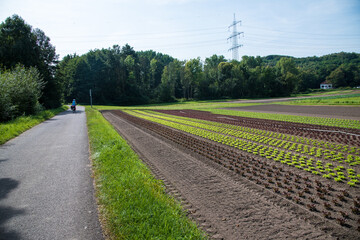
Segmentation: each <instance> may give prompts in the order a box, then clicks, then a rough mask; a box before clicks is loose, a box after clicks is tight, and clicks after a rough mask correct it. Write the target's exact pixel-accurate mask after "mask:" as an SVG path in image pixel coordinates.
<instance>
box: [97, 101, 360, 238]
mask: <svg viewBox="0 0 360 240" xmlns="http://www.w3.org/2000/svg"><path fill="white" fill-rule="evenodd" d="M261 106H264V107H266V108H267V109H270V108H271V106H272V105H261ZM254 107H258V106H257V105H256V106H254ZM203 110H204V109H203ZM205 110H206V111H201V110H194V109H177V108H173V109H169V108H162V109H161V108H158V109H155V108H153V109H151V108H147V109H130V108H127V109H123V110H104V111H102V113H103V115H104V117H105V118H106V119H107V120H108V121H109V122H110V123H111V124H112V125H113V126H114V127H115V129H116V130H117V131H118V132H119V133H120V134H121V135H122V136H123V137H124V138H125V139H126V140H127V141H128V142H129V143H130V144H131V146H132V147H133V149H134V150H135V151H136V152H137V153H138V154H139V156H140V157H141V158H142V159H143V161H144V162H145V163H146V164H147V165H148V166H149V168H150V169H151V171H152V172H153V174H154V175H155V176H156V177H157V178H159V179H162V180H163V181H164V183H165V186H166V189H167V191H168V192H169V193H170V194H172V195H174V196H175V197H176V198H177V199H179V201H180V202H181V203H182V204H183V206H184V208H185V209H187V211H188V213H189V216H190V217H191V218H193V219H194V220H195V221H196V222H197V223H198V226H200V227H201V228H202V229H204V230H205V231H206V232H207V233H208V234H209V236H211V238H213V239H222V238H224V239H246V238H248V239H266V238H268V237H269V236H272V237H274V238H276V239H283V238H289V237H290V238H308V239H336V238H338V239H359V238H360V190H359V186H360V122H359V120H356V118H357V115H356V114H358V113H359V108H358V107H353V111H352V113H353V116H352V117H351V116H350V117H348V118H350V119H341V118H331V117H330V118H318V117H310V116H302V115H297V116H293V117H292V116H290V115H281V114H275V113H273V114H269V115H266V114H263V113H255V112H243V111H236V110H235V111H234V110H229V109H205ZM237 110H239V109H237ZM338 110H339V111H340V112H338V113H337V112H336V110H332V112H331V114H332V115H334V116H340V115H341V111H343V110H341V108H338ZM252 114H253V115H252ZM262 114H263V115H264V116H265V117H264V118H261V116H262ZM331 114H330V115H331ZM275 115H276V116H277V117H278V118H279V119H277V118H276V117H275ZM349 115H351V114H349ZM265 118H267V119H265ZM292 118H293V119H295V120H294V121H291V120H292ZM345 118H346V117H345Z"/></svg>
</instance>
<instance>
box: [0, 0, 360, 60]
mask: <svg viewBox="0 0 360 240" xmlns="http://www.w3.org/2000/svg"><path fill="white" fill-rule="evenodd" d="M13 14H17V15H19V16H21V17H22V18H23V19H24V20H25V22H26V23H27V24H29V25H31V26H32V27H33V28H39V29H41V30H43V31H44V32H45V34H46V35H47V36H48V37H49V38H50V39H51V43H52V44H53V45H54V46H55V47H56V53H57V54H59V58H60V60H61V59H62V58H63V57H64V56H66V55H67V54H74V53H76V54H77V55H82V54H85V53H87V52H88V51H90V50H94V49H102V48H111V47H112V46H113V45H119V46H124V45H125V44H126V43H128V44H129V45H130V46H131V47H133V48H134V50H135V51H145V50H154V51H156V52H160V53H163V54H168V55H170V56H172V57H174V58H178V59H179V60H189V59H192V58H197V57H200V58H201V59H202V60H205V58H207V57H210V56H212V55H213V54H217V55H223V56H225V58H227V59H231V58H232V52H231V51H229V49H230V48H231V47H232V40H231V39H228V38H229V37H230V36H231V35H232V34H233V32H232V31H233V29H232V28H229V26H230V25H232V24H233V21H234V14H235V18H236V21H241V23H238V24H237V25H236V27H237V32H238V33H240V32H242V33H243V34H239V35H238V36H237V41H238V43H239V44H241V45H242V46H241V47H240V48H238V52H239V57H240V58H241V56H244V55H248V56H267V55H273V54H277V55H287V56H294V57H308V56H323V55H326V54H331V53H337V52H341V51H344V52H356V53H360V0H251V1H250V0H248V1H246V0H0V22H4V21H5V19H6V18H7V17H10V16H12V15H13Z"/></svg>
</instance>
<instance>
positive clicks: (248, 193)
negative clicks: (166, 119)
mask: <svg viewBox="0 0 360 240" xmlns="http://www.w3.org/2000/svg"><path fill="white" fill-rule="evenodd" d="M103 115H104V117H105V118H106V119H107V120H108V121H109V122H110V123H111V124H113V126H114V127H115V129H116V130H117V131H118V132H119V133H120V134H121V135H122V136H123V137H124V138H125V139H126V140H127V141H128V143H129V144H130V145H131V146H132V148H133V149H134V150H135V151H136V152H137V153H138V154H139V156H140V157H141V159H142V160H143V161H144V162H145V163H146V164H147V165H148V166H149V168H150V169H151V170H152V172H153V174H154V175H155V176H156V177H157V178H159V179H162V180H164V183H165V185H166V188H167V191H168V192H169V193H170V194H172V195H173V196H175V197H176V198H177V199H179V200H180V201H181V202H182V204H183V205H184V207H185V208H186V209H187V210H188V212H189V216H190V217H191V218H193V219H194V220H195V221H196V222H197V223H198V224H199V226H200V227H201V228H203V229H204V230H205V231H207V232H208V233H209V235H210V236H211V238H213V239H356V238H359V234H358V232H356V230H354V229H353V228H352V229H348V228H346V227H341V226H339V225H337V224H333V223H332V222H329V221H327V220H326V219H325V218H323V217H321V215H320V214H319V213H317V212H310V211H309V210H308V209H306V208H305V207H303V206H301V205H296V204H294V203H293V202H291V201H288V200H287V199H285V198H284V197H281V196H279V195H278V194H276V193H273V192H272V191H271V190H269V189H266V188H262V187H259V186H258V185H256V184H255V183H253V182H252V181H249V180H248V179H247V178H245V177H242V176H241V175H239V174H235V173H234V171H230V170H229V169H228V168H227V167H229V166H227V167H225V164H224V165H219V164H217V163H215V162H214V161H211V160H210V158H209V157H208V156H205V155H204V154H202V152H201V151H199V148H198V147H197V144H198V143H203V142H205V145H204V146H206V148H207V149H210V150H214V152H215V153H214V154H218V152H224V151H228V149H225V147H224V146H221V145H219V144H215V143H213V142H210V141H207V140H204V139H200V138H197V137H195V136H190V135H189V134H186V133H184V132H179V131H177V130H174V129H168V128H167V127H165V126H160V125H158V124H155V123H149V122H147V121H145V120H139V119H136V118H134V117H131V116H129V115H126V114H124V113H122V112H120V111H104V112H103ZM166 136H169V137H166ZM181 139H186V141H188V142H189V141H190V143H191V144H193V145H194V148H193V151H192V150H191V149H192V148H191V147H189V146H188V145H186V144H183V142H182V140H181ZM186 141H184V142H186ZM234 154H238V155H239V156H241V157H242V158H243V159H244V161H245V162H246V161H256V159H253V158H251V157H247V156H246V154H243V153H238V152H234ZM229 168H230V167H229ZM281 170H282V171H284V173H285V172H286V169H281ZM280 175H281V176H283V175H282V174H280ZM284 176H286V175H284ZM299 177H300V176H299Z"/></svg>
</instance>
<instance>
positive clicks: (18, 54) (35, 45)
mask: <svg viewBox="0 0 360 240" xmlns="http://www.w3.org/2000/svg"><path fill="white" fill-rule="evenodd" d="M57 58H58V56H57V55H56V52H55V47H54V46H52V45H51V43H50V38H48V37H47V36H46V35H45V33H44V32H43V31H41V30H40V29H34V30H33V29H32V27H31V26H30V25H28V24H26V23H25V21H24V20H23V19H22V18H21V17H19V16H18V15H13V16H12V17H9V18H7V19H6V20H5V21H4V22H3V23H1V24H0V65H2V67H4V68H7V69H12V68H14V67H15V66H16V65H17V64H19V63H20V64H22V65H24V66H25V67H36V68H37V69H38V70H39V73H40V75H41V77H42V78H43V80H44V83H45V87H44V89H43V94H42V97H41V99H40V102H41V103H42V104H43V105H44V106H45V107H47V108H53V107H58V106H59V105H60V104H61V102H62V84H61V83H59V82H57V81H56V79H55V78H54V74H55V67H56V64H57Z"/></svg>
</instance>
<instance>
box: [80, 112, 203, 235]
mask: <svg viewBox="0 0 360 240" xmlns="http://www.w3.org/2000/svg"><path fill="white" fill-rule="evenodd" d="M86 115H87V125H88V131H89V139H90V140H89V141H90V150H91V159H92V162H93V170H94V177H95V183H96V184H95V185H96V195H97V199H98V204H99V209H100V216H101V217H100V218H101V219H102V223H103V227H104V228H105V229H104V230H105V233H106V235H107V236H108V237H109V238H110V239H206V236H205V234H204V233H203V232H201V231H200V230H199V229H198V228H197V226H196V224H195V223H193V222H192V221H190V220H189V219H188V218H187V217H186V216H185V214H184V212H183V210H182V208H181V206H180V204H179V203H177V202H176V201H175V200H174V199H173V198H171V197H170V196H168V195H167V194H165V192H164V186H163V183H162V181H160V180H156V179H155V178H154V177H153V176H152V175H151V173H150V171H149V170H148V168H147V167H146V166H145V165H144V164H143V163H142V161H141V160H140V159H139V157H138V155H137V154H136V153H135V152H134V151H133V150H132V149H131V148H130V146H129V145H128V144H127V143H126V141H125V140H124V139H122V138H121V137H120V135H119V134H118V133H117V132H116V131H115V129H114V128H113V127H112V126H111V124H110V123H108V122H107V121H106V120H105V119H104V118H103V116H102V115H101V113H99V112H98V111H96V110H94V109H91V108H89V107H87V108H86Z"/></svg>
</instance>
